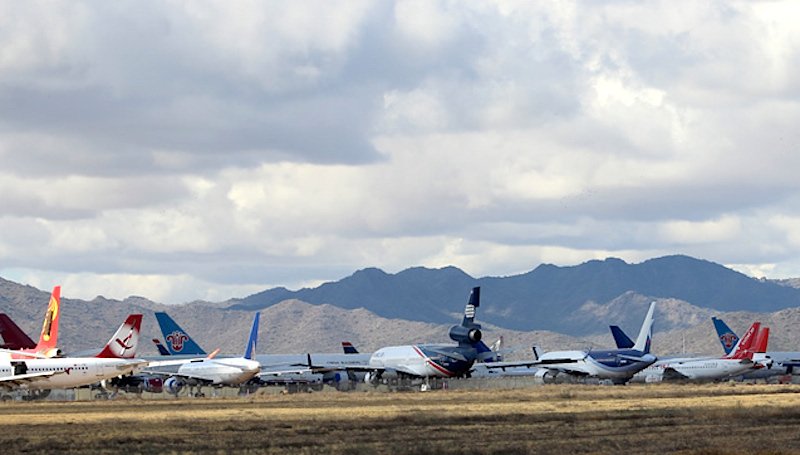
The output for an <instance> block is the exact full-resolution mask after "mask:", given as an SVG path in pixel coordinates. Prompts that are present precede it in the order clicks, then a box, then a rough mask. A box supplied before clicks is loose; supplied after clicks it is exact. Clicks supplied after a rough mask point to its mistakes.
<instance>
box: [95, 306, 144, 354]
mask: <svg viewBox="0 0 800 455" xmlns="http://www.w3.org/2000/svg"><path fill="white" fill-rule="evenodd" d="M141 328H142V315H141V314H131V315H128V319H126V320H125V322H123V323H122V325H121V326H119V328H118V329H117V331H116V332H115V333H114V336H112V337H111V339H110V340H108V343H107V344H106V347H104V348H103V350H102V351H100V354H97V357H103V358H116V359H132V358H133V357H135V356H136V348H138V347H139V331H140V329H141Z"/></svg>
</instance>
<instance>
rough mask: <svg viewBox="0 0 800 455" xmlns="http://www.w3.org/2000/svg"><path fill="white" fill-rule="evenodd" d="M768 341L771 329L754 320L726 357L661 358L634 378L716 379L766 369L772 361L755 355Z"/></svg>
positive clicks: (654, 379) (650, 380) (657, 380)
mask: <svg viewBox="0 0 800 455" xmlns="http://www.w3.org/2000/svg"><path fill="white" fill-rule="evenodd" d="M768 340H769V328H767V327H764V328H761V323H760V322H754V323H753V325H751V326H750V329H749V330H748V331H747V334H745V336H744V338H742V339H741V340H739V342H738V343H736V346H735V347H734V349H733V350H732V351H731V353H730V354H727V355H726V356H724V357H722V358H708V357H705V358H703V357H685V358H672V359H661V360H659V361H657V362H655V363H654V364H653V365H651V366H649V367H648V368H645V369H644V370H642V371H640V372H639V373H637V374H636V375H634V377H633V379H632V381H634V382H661V381H670V380H691V381H713V380H719V379H725V378H729V377H731V376H736V375H739V374H742V373H744V372H746V371H750V370H754V369H760V368H764V367H765V366H767V365H770V364H771V361H770V360H769V359H767V358H765V357H764V356H763V355H762V356H760V357H757V358H756V359H755V360H754V354H755V353H763V352H765V351H766V349H767V343H768Z"/></svg>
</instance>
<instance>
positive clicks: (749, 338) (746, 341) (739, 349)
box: [725, 321, 761, 359]
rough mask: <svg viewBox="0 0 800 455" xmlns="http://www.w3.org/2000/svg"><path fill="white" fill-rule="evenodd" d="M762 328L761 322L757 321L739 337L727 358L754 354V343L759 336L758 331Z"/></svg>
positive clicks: (746, 357) (746, 356)
mask: <svg viewBox="0 0 800 455" xmlns="http://www.w3.org/2000/svg"><path fill="white" fill-rule="evenodd" d="M760 329H761V323H760V322H758V321H756V322H754V323H753V324H752V325H751V326H750V328H749V329H747V332H746V333H745V334H744V336H743V337H742V338H740V339H739V342H738V343H736V346H734V348H733V351H731V353H730V354H728V355H726V356H725V358H727V359H748V358H751V357H752V356H753V351H752V348H753V343H754V342H755V339H756V337H757V336H758V332H759V330H760Z"/></svg>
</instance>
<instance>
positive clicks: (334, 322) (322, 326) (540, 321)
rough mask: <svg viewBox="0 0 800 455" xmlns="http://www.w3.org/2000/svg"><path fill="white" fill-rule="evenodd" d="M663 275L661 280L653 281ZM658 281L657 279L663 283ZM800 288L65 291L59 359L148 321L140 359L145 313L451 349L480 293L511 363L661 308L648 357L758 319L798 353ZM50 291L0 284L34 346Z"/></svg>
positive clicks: (364, 345)
mask: <svg viewBox="0 0 800 455" xmlns="http://www.w3.org/2000/svg"><path fill="white" fill-rule="evenodd" d="M659 277H661V279H659ZM662 281H663V282H662ZM799 284H800V280H782V281H780V282H773V281H767V280H758V279H753V278H750V277H747V276H745V275H743V274H740V273H738V272H735V271H733V270H730V269H728V268H726V267H723V266H721V265H719V264H714V263H712V262H708V261H703V260H698V259H693V258H690V257H686V256H670V257H665V258H658V259H653V260H650V261H645V262H643V263H641V264H627V263H625V262H623V261H621V260H619V259H606V260H603V261H589V262H587V263H584V264H581V265H577V266H573V267H556V266H552V265H542V266H539V267H537V268H536V269H534V270H532V271H530V272H528V273H525V274H521V275H515V276H510V277H485V278H473V277H470V276H469V275H468V274H466V273H464V272H463V271H461V270H459V269H457V268H455V267H446V268H443V269H427V268H421V267H416V268H412V269H408V270H405V271H402V272H399V273H397V274H388V273H385V272H383V271H381V270H379V269H374V268H371V269H365V270H360V271H358V272H355V273H354V274H353V275H351V276H349V277H346V278H343V279H341V280H339V281H336V282H330V283H325V284H323V285H321V286H319V287H317V288H313V289H301V290H298V291H289V290H287V289H285V288H275V289H270V290H266V291H264V292H261V293H258V294H255V295H252V296H249V297H246V298H242V299H232V300H229V301H226V302H217V303H210V302H192V303H188V304H182V305H172V306H167V305H163V304H159V303H156V302H152V301H150V300H148V299H146V298H143V297H129V298H127V299H125V300H122V301H119V300H110V299H105V298H103V297H97V298H95V299H93V300H91V301H85V300H79V299H71V298H68V296H69V293H70V290H69V289H63V290H62V295H63V297H62V317H61V327H62V328H61V330H60V336H61V339H62V340H63V343H62V346H63V347H64V348H65V349H66V350H67V351H79V350H84V349H89V348H93V347H99V346H101V345H102V344H104V343H105V342H106V341H107V340H108V338H109V337H110V336H111V334H112V333H113V331H114V329H115V328H116V327H117V326H118V325H119V324H120V323H121V321H122V320H123V319H124V317H125V315H127V314H128V313H134V312H140V313H143V314H145V322H144V324H143V329H142V330H143V333H142V354H144V355H146V354H154V353H155V349H154V348H153V347H152V344H151V343H149V340H150V339H151V338H153V337H159V338H160V337H161V335H160V333H159V332H158V329H157V326H156V324H155V319H154V318H153V316H152V313H153V312H155V311H168V312H169V313H170V314H171V315H172V316H173V317H174V318H175V319H176V320H177V321H178V322H179V323H180V324H181V325H182V326H183V327H184V329H186V330H187V331H189V332H190V333H192V334H194V335H195V337H196V338H197V340H198V342H200V344H201V345H202V346H203V347H204V348H206V350H208V351H211V350H213V349H215V348H217V347H219V348H221V349H222V350H223V352H225V353H230V354H238V353H241V350H242V348H243V345H244V340H245V339H246V337H247V333H248V330H249V327H250V323H251V321H252V317H253V312H254V311H255V310H259V311H261V312H262V323H261V337H260V341H261V343H260V347H259V351H260V352H264V353H291V352H294V353H301V352H306V351H313V352H338V351H339V343H340V342H341V341H343V340H349V341H352V342H353V343H355V344H356V346H358V347H359V348H361V349H362V350H365V351H371V350H375V349H377V348H380V347H382V346H386V345H392V344H407V343H420V342H448V341H449V340H448V338H447V329H448V327H449V326H450V325H452V324H454V323H457V322H458V321H459V320H460V317H461V316H460V315H461V313H462V312H463V308H464V304H465V303H466V300H467V296H468V294H469V290H470V288H471V287H472V286H475V285H480V286H482V305H481V307H480V309H479V313H478V320H479V321H480V322H481V323H482V324H483V325H484V329H485V330H484V332H485V333H486V338H487V340H488V341H490V342H491V341H494V339H496V338H497V337H499V336H503V337H504V339H505V342H506V345H507V346H516V347H518V348H520V350H519V351H518V352H517V353H516V354H515V355H518V356H525V355H529V354H528V353H529V347H530V346H531V345H537V346H540V347H541V348H542V349H544V350H547V349H556V348H559V349H561V348H567V349H571V348H585V347H591V346H596V347H599V346H609V345H610V344H611V343H612V341H611V337H610V336H609V334H608V325H609V324H617V325H620V326H621V327H622V328H623V329H625V330H626V331H627V332H628V333H629V335H631V336H632V337H635V336H636V334H637V332H638V329H639V326H640V325H641V322H642V319H643V318H644V314H645V312H646V309H647V305H648V304H649V302H650V301H651V300H657V301H658V302H659V303H658V306H657V312H656V326H655V330H656V337H655V343H654V349H655V351H656V352H659V353H674V352H683V351H688V352H696V353H702V354H716V353H717V351H718V347H719V346H718V343H717V341H716V338H715V336H714V333H713V329H712V327H711V324H710V319H709V318H710V317H711V316H712V315H718V316H721V317H724V318H726V319H727V320H728V321H729V323H730V325H731V326H732V327H734V328H735V329H737V330H739V331H740V332H743V331H744V330H745V328H746V327H747V326H748V325H749V323H750V322H752V320H754V319H756V318H758V319H760V320H762V322H764V324H767V325H770V326H771V327H772V333H771V335H772V336H771V343H770V346H771V348H772V349H784V350H798V349H800V331H798V330H796V328H797V327H798V324H800V308H798V307H800V290H799V289H797V286H798V285H799ZM48 295H49V290H39V289H36V288H34V287H31V286H25V285H21V284H18V283H14V282H11V281H7V280H3V279H0V312H5V313H7V314H9V315H10V316H11V317H12V318H13V319H14V320H15V321H17V323H18V324H19V325H20V327H22V328H23V329H24V330H26V331H27V332H28V333H29V334H30V335H31V338H34V339H36V338H37V335H38V332H39V329H40V328H41V320H42V316H43V314H44V311H45V308H46V305H47V301H48Z"/></svg>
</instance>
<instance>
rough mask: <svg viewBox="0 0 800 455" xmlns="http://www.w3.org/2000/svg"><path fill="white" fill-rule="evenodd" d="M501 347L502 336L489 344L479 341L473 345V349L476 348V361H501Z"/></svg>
mask: <svg viewBox="0 0 800 455" xmlns="http://www.w3.org/2000/svg"><path fill="white" fill-rule="evenodd" d="M502 348H503V337H502V336H500V338H498V339H497V341H495V342H494V343H492V345H491V346H487V345H486V343H484V342H483V341H479V342H478V343H477V344H476V345H475V349H477V350H478V359H477V361H478V362H485V363H489V362H501V361H502V360H503V353H502V352H501V350H502Z"/></svg>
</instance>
